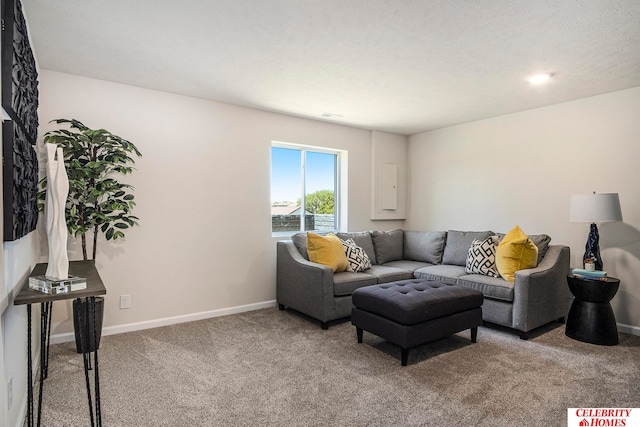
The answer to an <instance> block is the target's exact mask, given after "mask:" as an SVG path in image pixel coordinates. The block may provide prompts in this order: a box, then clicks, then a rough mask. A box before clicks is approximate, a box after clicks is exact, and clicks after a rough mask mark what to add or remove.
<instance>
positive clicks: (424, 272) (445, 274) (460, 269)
mask: <svg viewBox="0 0 640 427" xmlns="http://www.w3.org/2000/svg"><path fill="white" fill-rule="evenodd" d="M465 274H467V273H466V272H465V271H464V266H460V265H447V264H439V265H430V266H428V267H422V268H419V269H417V270H416V271H414V272H413V275H414V277H415V278H416V279H425V280H435V281H441V282H445V283H451V284H454V285H455V284H456V283H458V277H460V276H464V275H465Z"/></svg>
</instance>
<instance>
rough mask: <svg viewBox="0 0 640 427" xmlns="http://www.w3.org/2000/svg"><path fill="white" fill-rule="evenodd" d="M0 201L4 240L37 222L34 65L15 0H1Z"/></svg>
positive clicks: (36, 101)
mask: <svg viewBox="0 0 640 427" xmlns="http://www.w3.org/2000/svg"><path fill="white" fill-rule="evenodd" d="M1 78H2V108H3V109H4V111H5V112H6V113H7V115H8V116H9V119H6V118H5V121H4V122H3V124H2V174H3V175H2V181H3V183H2V187H3V188H2V205H3V214H4V224H3V227H4V228H3V230H4V240H5V241H12V240H17V239H20V238H21V237H24V236H26V235H27V234H29V233H30V232H31V231H33V230H35V228H36V224H37V222H38V203H37V192H38V159H37V155H36V151H35V147H34V145H35V143H36V139H37V136H38V71H37V68H36V62H35V58H34V56H33V51H32V50H31V44H30V42H29V36H28V33H27V25H26V21H25V19H24V15H23V13H22V4H21V3H20V0H2V61H1Z"/></svg>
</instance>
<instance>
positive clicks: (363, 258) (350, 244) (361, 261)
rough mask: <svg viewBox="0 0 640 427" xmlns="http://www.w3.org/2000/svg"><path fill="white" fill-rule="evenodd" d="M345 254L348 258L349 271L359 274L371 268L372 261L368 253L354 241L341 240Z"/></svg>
mask: <svg viewBox="0 0 640 427" xmlns="http://www.w3.org/2000/svg"><path fill="white" fill-rule="evenodd" d="M341 242H342V246H343V247H344V253H345V255H346V256H347V271H351V272H352V273H358V272H360V271H364V270H366V269H368V268H371V260H370V259H369V257H368V256H367V253H366V252H365V251H364V249H362V248H361V247H360V246H358V245H356V242H354V241H353V239H347V240H341Z"/></svg>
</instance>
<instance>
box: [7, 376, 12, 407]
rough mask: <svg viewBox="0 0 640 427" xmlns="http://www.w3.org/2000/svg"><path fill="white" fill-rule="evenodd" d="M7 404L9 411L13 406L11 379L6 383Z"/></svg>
mask: <svg viewBox="0 0 640 427" xmlns="http://www.w3.org/2000/svg"><path fill="white" fill-rule="evenodd" d="M7 404H8V405H9V409H11V405H12V404H13V378H9V381H7Z"/></svg>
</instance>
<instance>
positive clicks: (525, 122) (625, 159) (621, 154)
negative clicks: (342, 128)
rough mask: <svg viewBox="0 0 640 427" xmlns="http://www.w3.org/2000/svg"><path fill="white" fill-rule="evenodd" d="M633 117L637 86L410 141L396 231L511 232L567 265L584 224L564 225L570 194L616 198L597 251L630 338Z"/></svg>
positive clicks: (637, 153)
mask: <svg viewBox="0 0 640 427" xmlns="http://www.w3.org/2000/svg"><path fill="white" fill-rule="evenodd" d="M639 119H640V87H638V88H634V89H629V90H624V91H620V92H615V93H610V94H606V95H601V96H596V97H591V98H586V99H582V100H578V101H573V102H567V103H563V104H558V105H554V106H550V107H545V108H539V109H535V110H530V111H525V112H522V113H517V114H511V115H507V116H502V117H496V118H492V119H488V120H482V121H478V122H473V123H468V124H463V125H459V126H453V127H449V128H445V129H440V130H435V131H431V132H425V133H421V134H418V135H413V136H411V137H410V138H409V169H410V175H409V183H410V192H409V194H410V196H409V215H408V220H407V224H406V227H407V228H414V229H427V230H447V229H459V230H481V229H482V230H485V229H489V230H493V231H499V232H506V231H508V230H510V229H511V228H512V227H513V226H515V225H516V224H519V225H520V227H522V229H523V230H524V231H525V232H527V233H531V234H537V233H546V234H549V235H550V236H551V237H552V243H556V244H564V245H568V246H570V247H571V253H572V255H571V259H572V266H574V267H575V266H579V265H580V264H581V260H582V254H583V252H584V245H585V242H586V238H587V233H588V230H589V225H588V224H576V223H569V199H570V196H571V195H572V194H588V193H591V192H593V191H595V192H598V193H606V192H613V193H619V194H620V202H621V206H622V215H623V219H624V221H623V222H622V223H608V224H602V225H600V226H599V229H600V248H601V253H602V257H603V261H604V269H605V270H606V271H608V272H609V274H610V275H611V276H614V277H618V278H620V280H621V285H620V289H619V291H618V293H617V295H616V296H615V297H614V299H613V301H612V306H613V307H614V311H615V314H616V320H617V321H618V324H619V326H620V330H621V331H624V332H633V333H636V334H639V335H640V191H639V188H638V183H640V168H638V161H639V160H640V120H639Z"/></svg>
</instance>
